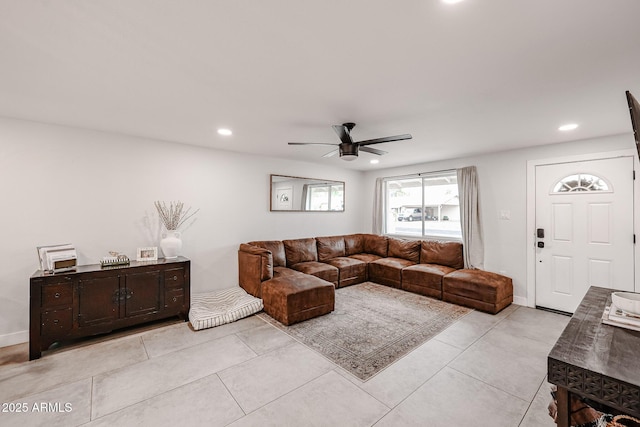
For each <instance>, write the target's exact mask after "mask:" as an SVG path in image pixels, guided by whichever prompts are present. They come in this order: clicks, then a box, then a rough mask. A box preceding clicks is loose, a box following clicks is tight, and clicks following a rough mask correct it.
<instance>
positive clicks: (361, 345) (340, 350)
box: [259, 282, 472, 380]
mask: <svg viewBox="0 0 640 427" xmlns="http://www.w3.org/2000/svg"><path fill="white" fill-rule="evenodd" d="M470 311H472V310H471V309H469V308H465V307H460V306H457V305H454V304H449V303H446V302H444V301H439V300H436V299H432V298H427V297H424V296H421V295H416V294H413V293H410V292H405V291H402V290H399V289H394V288H390V287H388V286H382V285H378V284H375V283H372V282H366V283H361V284H358V285H353V286H348V287H346V288H341V289H336V307H335V311H333V312H332V313H330V314H327V315H324V316H320V317H316V318H314V319H310V320H307V321H305V322H301V323H297V324H294V325H291V326H284V325H282V324H281V323H280V322H278V321H276V320H274V319H273V318H271V317H270V316H269V315H267V314H266V313H264V312H263V313H260V314H259V316H260V317H261V318H262V319H264V320H265V321H267V322H269V323H271V324H272V325H274V326H275V327H277V328H279V329H281V330H283V331H284V332H286V333H287V334H289V335H291V336H292V337H294V338H295V339H297V340H298V341H300V342H301V343H303V344H305V345H307V346H308V347H310V348H312V349H313V350H315V351H317V352H319V353H321V354H322V355H324V356H325V357H327V358H329V359H330V360H332V361H333V362H334V363H336V364H337V365H339V366H341V367H343V368H344V369H346V370H347V371H349V372H351V373H352V374H353V375H355V376H356V377H358V378H360V379H361V380H367V379H369V378H371V377H372V376H373V375H375V374H376V373H378V372H380V371H381V370H382V369H384V368H386V367H387V366H389V365H390V364H391V363H393V362H395V361H396V360H398V359H399V358H401V357H402V356H404V355H405V354H407V353H409V352H410V351H411V350H413V349H414V348H416V347H418V346H419V345H420V344H422V343H424V342H425V341H427V340H429V339H430V338H432V337H433V336H435V335H437V334H438V333H439V332H441V331H443V330H444V329H446V328H447V327H449V326H450V325H451V324H453V323H454V322H455V321H456V320H458V319H459V318H461V317H462V316H464V315H466V314H467V313H469V312H470Z"/></svg>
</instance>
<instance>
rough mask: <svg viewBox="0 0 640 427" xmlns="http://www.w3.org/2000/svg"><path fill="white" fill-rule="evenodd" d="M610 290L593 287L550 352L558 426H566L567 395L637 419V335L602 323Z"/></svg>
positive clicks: (639, 376) (639, 346)
mask: <svg viewBox="0 0 640 427" xmlns="http://www.w3.org/2000/svg"><path fill="white" fill-rule="evenodd" d="M612 292H614V290H612V289H606V288H600V287H596V286H592V287H591V288H589V290H588V291H587V294H586V295H585V297H584V298H583V300H582V302H581V303H580V306H579V307H578V309H577V310H576V312H575V313H574V314H573V317H572V318H571V320H570V321H569V324H568V325H567V327H566V328H565V330H564V331H563V332H562V335H561V336H560V338H559V339H558V341H557V342H556V344H555V346H554V347H553V349H552V350H551V352H550V353H549V357H548V366H547V367H548V372H547V374H548V380H549V382H550V383H552V384H555V385H556V386H557V387H558V394H557V400H558V427H564V426H569V425H570V422H569V420H570V415H571V414H570V400H571V395H572V394H574V395H577V396H579V397H586V398H588V399H591V400H593V401H595V402H598V403H600V404H603V405H605V406H607V407H609V408H612V409H613V410H615V411H619V412H621V413H624V414H628V415H632V416H634V417H640V332H637V331H632V330H629V329H625V328H620V327H617V326H610V325H605V324H604V323H602V322H601V319H602V313H603V311H604V308H605V305H606V303H607V300H608V299H609V298H610V295H611V293H612Z"/></svg>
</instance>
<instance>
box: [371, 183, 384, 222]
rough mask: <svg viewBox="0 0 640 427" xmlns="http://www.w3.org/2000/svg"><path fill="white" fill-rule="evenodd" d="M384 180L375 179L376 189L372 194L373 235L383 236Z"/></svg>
mask: <svg viewBox="0 0 640 427" xmlns="http://www.w3.org/2000/svg"><path fill="white" fill-rule="evenodd" d="M383 191H384V180H383V179H382V178H376V188H375V193H374V194H373V230H372V231H373V234H378V235H382V234H384V218H383V217H384V194H383Z"/></svg>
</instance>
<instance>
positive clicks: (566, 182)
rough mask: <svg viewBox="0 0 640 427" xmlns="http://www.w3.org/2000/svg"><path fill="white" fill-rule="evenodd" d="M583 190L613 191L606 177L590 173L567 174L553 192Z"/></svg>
mask: <svg viewBox="0 0 640 427" xmlns="http://www.w3.org/2000/svg"><path fill="white" fill-rule="evenodd" d="M583 191H611V189H610V188H609V184H607V182H606V181H605V180H604V179H602V178H600V177H598V176H595V175H591V174H589V173H577V174H574V175H569V176H566V177H564V178H562V179H561V180H560V181H558V182H557V183H556V185H555V186H554V187H553V193H577V192H583Z"/></svg>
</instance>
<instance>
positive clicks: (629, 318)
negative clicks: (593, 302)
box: [602, 297, 640, 331]
mask: <svg viewBox="0 0 640 427" xmlns="http://www.w3.org/2000/svg"><path fill="white" fill-rule="evenodd" d="M602 323H604V324H607V325H612V326H619V327H621V328H627V329H632V330H634V331H640V316H637V315H635V314H632V313H627V312H626V311H623V310H621V309H619V308H618V307H616V306H615V305H614V304H612V303H611V297H609V300H608V301H607V304H606V305H605V308H604V312H603V313H602Z"/></svg>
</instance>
